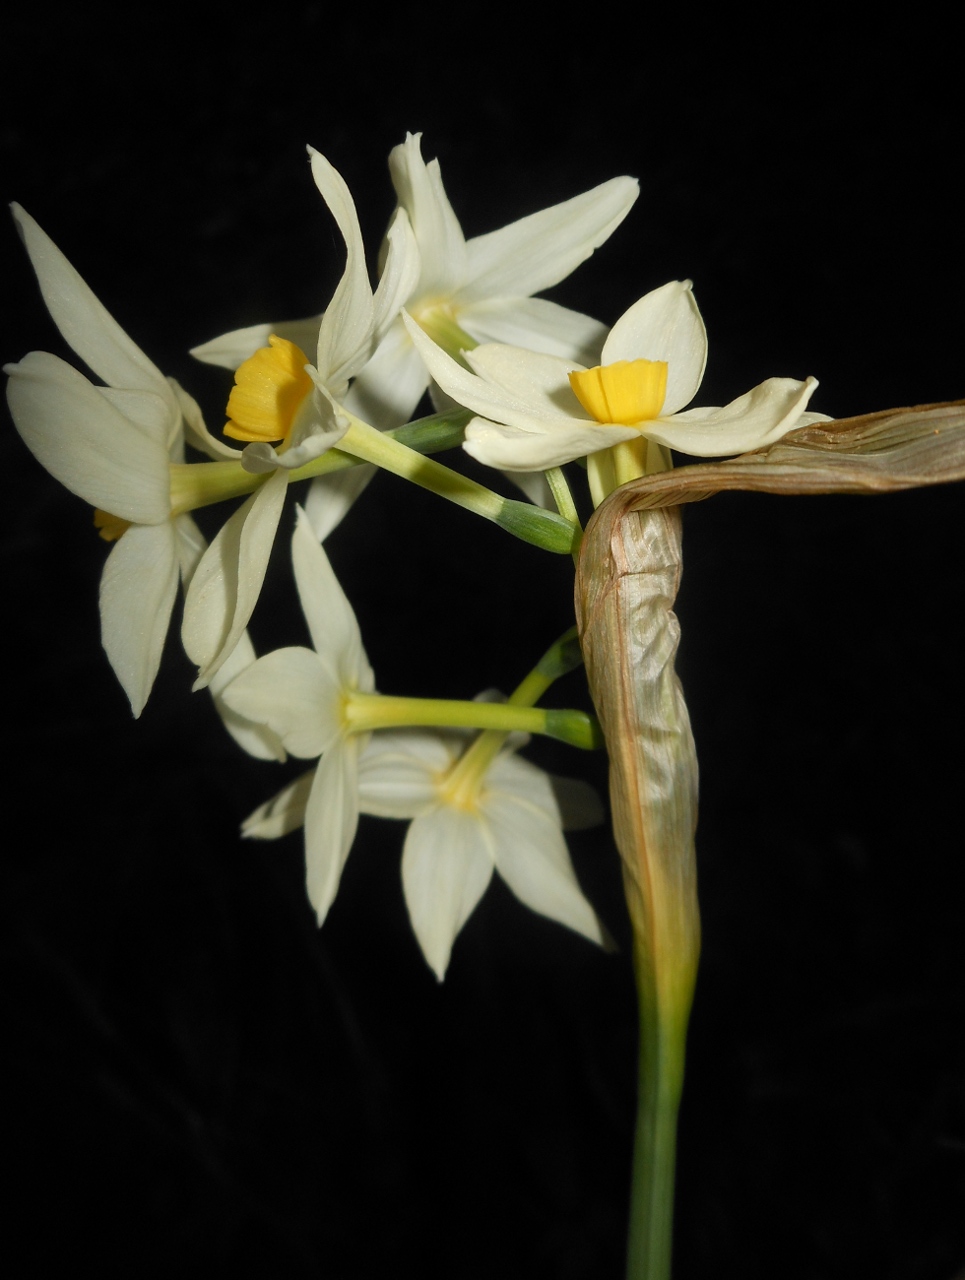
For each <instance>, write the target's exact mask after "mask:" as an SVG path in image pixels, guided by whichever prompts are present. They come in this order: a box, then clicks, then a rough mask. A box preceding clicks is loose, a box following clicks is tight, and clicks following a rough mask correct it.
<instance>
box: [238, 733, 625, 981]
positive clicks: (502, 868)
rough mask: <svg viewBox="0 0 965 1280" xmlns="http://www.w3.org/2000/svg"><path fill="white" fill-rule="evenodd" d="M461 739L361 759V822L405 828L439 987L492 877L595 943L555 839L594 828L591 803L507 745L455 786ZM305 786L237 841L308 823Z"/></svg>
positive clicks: (401, 746) (409, 740) (391, 745)
mask: <svg viewBox="0 0 965 1280" xmlns="http://www.w3.org/2000/svg"><path fill="white" fill-rule="evenodd" d="M466 741H467V739H466V737H465V736H464V735H462V734H456V733H445V732H440V731H432V730H412V729H405V730H402V729H398V730H382V731H379V732H376V733H374V734H373V735H372V736H371V738H370V739H369V741H368V743H367V745H366V747H365V749H364V751H363V752H362V756H361V763H360V770H359V778H358V789H359V803H360V808H361V812H362V813H368V814H374V815H375V816H377V817H383V818H407V819H412V822H411V825H410V826H409V830H408V833H407V835H406V840H405V847H404V850H403V854H402V884H403V890H404V893H405V901H406V906H407V907H408V911H409V918H410V920H411V922H412V928H413V930H414V932H415V935H416V938H417V939H418V941H419V945H420V947H421V948H422V952H423V955H424V956H425V958H426V961H427V962H428V964H429V967H430V968H431V969H432V971H433V972H434V973H435V974H436V976H437V977H438V978H439V980H440V981H441V980H442V978H443V977H444V976H445V972H446V968H447V966H448V964H449V956H450V953H451V951H452V945H453V943H454V941H455V939H456V936H457V934H458V933H459V931H460V929H461V928H462V926H463V925H464V924H465V923H466V921H467V920H468V918H469V916H470V915H471V914H472V912H473V910H474V908H475V906H476V904H477V903H478V902H479V900H480V898H481V897H482V895H483V893H484V892H485V890H486V887H487V886H488V884H489V882H490V880H491V879H492V875H493V871H494V870H496V871H498V872H499V874H500V875H501V876H502V878H503V880H505V882H506V883H507V884H508V886H509V887H510V889H511V890H512V891H513V893H514V894H515V895H516V897H517V898H519V899H520V901H521V902H524V903H525V904H526V905H527V906H528V907H531V908H532V909H533V910H534V911H537V912H539V913H540V914H541V915H544V916H548V917H549V918H550V919H551V920H557V921H559V923H561V924H564V925H566V926H568V927H569V928H570V929H573V930H575V931H576V932H577V933H581V934H583V936H584V937H587V938H589V939H590V940H591V941H593V942H598V943H602V942H603V941H604V938H605V934H604V932H603V928H602V926H601V924H600V922H599V920H598V918H597V916H596V913H595V912H594V910H593V908H592V907H591V906H590V904H589V903H588V902H587V900H586V898H585V897H584V896H583V893H582V892H581V890H580V887H579V884H578V882H577V879H576V873H575V871H574V869H573V864H572V862H571V861H570V856H569V853H568V851H567V848H566V841H565V840H564V838H563V827H567V828H569V829H571V830H572V829H576V828H578V827H587V826H592V825H594V824H596V823H598V822H600V821H602V817H603V814H602V810H601V807H600V803H599V800H598V799H597V797H596V794H595V793H594V792H593V791H592V789H591V788H590V787H588V786H587V784H586V783H584V782H580V781H578V780H576V779H565V780H563V779H559V780H555V779H551V778H550V777H549V776H548V775H547V774H546V773H544V772H543V771H542V770H541V769H538V768H537V767H536V766H535V765H533V764H531V763H530V762H529V761H527V760H522V759H520V758H519V756H517V755H516V754H515V748H516V747H517V746H518V745H521V744H522V742H524V741H525V737H524V735H519V734H513V735H512V736H511V738H510V745H509V746H508V747H507V748H504V749H503V750H502V752H501V753H500V754H499V755H498V756H497V757H496V759H495V760H492V761H491V762H490V763H489V764H488V767H486V768H485V769H484V772H482V773H481V774H479V773H478V771H472V770H470V771H469V773H468V775H467V776H465V777H462V778H460V776H459V775H458V773H457V772H456V771H457V769H458V765H457V761H458V760H459V759H460V756H461V754H462V753H463V751H464V749H465V746H466ZM310 785H311V780H310V776H305V777H303V778H299V779H298V780H297V781H296V782H294V783H292V784H291V785H290V786H289V787H286V788H285V789H284V790H283V791H282V792H280V793H279V794H278V795H277V796H275V797H274V799H272V800H270V801H268V803H267V804H264V805H262V806H261V807H260V808H259V809H257V810H256V811H255V812H254V813H253V814H252V815H251V816H250V817H249V818H248V820H247V821H246V822H245V824H244V827H243V831H244V834H245V835H246V836H253V837H257V838H260V839H273V838H275V837H277V836H281V835H284V834H285V833H286V832H288V831H294V830H295V829H296V828H297V827H299V826H300V825H301V824H302V822H305V821H306V816H305V815H306V809H307V803H308V796H309V787H310Z"/></svg>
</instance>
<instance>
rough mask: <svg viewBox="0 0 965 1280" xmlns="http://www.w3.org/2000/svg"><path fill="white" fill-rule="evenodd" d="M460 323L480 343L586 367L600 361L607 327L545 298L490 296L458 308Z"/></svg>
mask: <svg viewBox="0 0 965 1280" xmlns="http://www.w3.org/2000/svg"><path fill="white" fill-rule="evenodd" d="M456 319H457V321H458V323H459V326H460V327H461V328H462V329H464V330H465V331H466V333H468V334H469V335H470V337H472V338H475V339H476V341H477V342H502V343H505V344H507V345H508V346H512V347H525V348H526V349H527V350H528V351H541V352H545V353H546V354H547V355H553V356H562V358H563V359H564V360H572V361H574V363H576V364H580V365H583V366H584V367H586V368H592V366H593V365H597V364H599V363H600V353H601V351H602V350H603V343H604V342H605V341H606V336H607V332H608V330H607V327H606V325H605V324H601V323H600V321H599V320H594V319H592V317H590V316H584V315H582V314H581V313H580V312H579V311H571V310H570V309H569V307H561V306H560V305H559V304H558V303H556V302H548V301H547V299H546V298H487V299H486V300H485V301H482V302H473V303H471V304H470V305H468V306H463V307H460V308H459V311H458V314H457V317H456Z"/></svg>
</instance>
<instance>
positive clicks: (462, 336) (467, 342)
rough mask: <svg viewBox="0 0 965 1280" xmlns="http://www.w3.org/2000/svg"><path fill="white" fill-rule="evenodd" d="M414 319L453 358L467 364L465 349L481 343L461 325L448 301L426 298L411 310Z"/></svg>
mask: <svg viewBox="0 0 965 1280" xmlns="http://www.w3.org/2000/svg"><path fill="white" fill-rule="evenodd" d="M411 315H412V318H413V320H415V321H416V323H417V324H418V326H419V328H420V329H422V330H423V332H424V333H427V334H428V335H429V337H430V338H431V339H432V341H433V342H434V343H435V344H436V346H437V347H441V348H442V349H443V351H445V353H446V354H447V355H450V356H452V358H453V360H456V361H458V363H459V364H462V365H465V361H464V360H463V359H462V352H463V351H472V349H473V348H474V347H478V346H479V343H478V342H477V341H476V340H475V338H470V336H469V334H468V333H466V331H465V329H461V328H460V327H459V322H458V321H457V319H456V315H455V312H454V311H453V309H452V307H451V306H450V305H449V303H448V302H445V301H442V302H439V301H437V300H435V299H431V298H429V299H426V300H425V301H424V302H422V303H420V304H418V305H417V306H416V307H415V308H414V309H412V310H411Z"/></svg>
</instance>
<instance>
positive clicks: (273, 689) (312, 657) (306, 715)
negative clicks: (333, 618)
mask: <svg viewBox="0 0 965 1280" xmlns="http://www.w3.org/2000/svg"><path fill="white" fill-rule="evenodd" d="M221 696H222V698H223V699H224V701H225V704H226V705H227V706H228V707H230V708H231V709H232V710H233V711H237V712H238V713H239V715H242V716H244V717H245V718H246V719H248V720H254V721H256V722H257V723H258V724H266V725H268V726H269V728H270V729H272V730H273V732H275V733H277V734H278V736H279V738H280V739H281V740H282V742H283V743H284V745H285V747H286V749H287V750H288V751H290V752H291V754H292V755H293V756H301V757H303V758H304V759H311V758H312V757H313V756H319V755H321V754H322V752H324V751H327V750H328V749H329V748H330V747H331V746H332V744H333V743H335V742H337V741H338V740H339V738H340V736H341V733H342V713H341V705H342V686H341V684H340V683H339V681H338V678H337V676H336V674H335V672H334V671H333V670H332V669H331V667H330V666H329V664H328V663H327V662H325V661H324V659H323V658H320V657H319V655H318V654H317V653H313V652H312V650H311V649H302V648H297V647H294V646H293V647H291V648H288V649H274V650H273V651H272V652H271V653H267V654H265V656H264V657H263V658H258V659H257V661H256V662H254V663H252V665H251V666H250V667H246V668H245V670H244V671H242V672H241V674H240V675H238V676H236V677H235V678H234V680H232V681H231V683H230V684H229V685H227V686H226V688H225V689H224V690H223V692H222V694H221Z"/></svg>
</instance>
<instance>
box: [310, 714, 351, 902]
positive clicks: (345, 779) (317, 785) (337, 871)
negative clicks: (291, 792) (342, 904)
mask: <svg viewBox="0 0 965 1280" xmlns="http://www.w3.org/2000/svg"><path fill="white" fill-rule="evenodd" d="M358 752H359V744H358V740H357V739H355V738H349V739H347V740H344V741H341V742H338V743H336V744H335V745H334V746H333V747H332V748H331V750H329V751H327V752H326V753H325V755H324V756H323V757H322V759H321V760H320V761H319V763H318V768H317V770H316V771H315V781H314V782H313V783H312V789H311V794H310V795H309V798H308V805H307V808H306V811H305V872H306V886H307V889H308V900H309V902H310V903H311V904H312V906H313V907H314V908H315V915H316V918H317V920H318V923H319V924H321V923H322V922H323V920H324V919H325V917H326V916H327V915H328V909H329V907H330V906H331V905H332V902H333V901H334V900H335V894H336V893H337V892H338V882H339V880H340V879H341V877H342V868H343V867H344V866H345V860H346V859H347V858H348V855H349V850H350V849H351V848H352V841H353V840H354V839H355V832H356V830H357V829H358V824H359V800H358Z"/></svg>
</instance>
